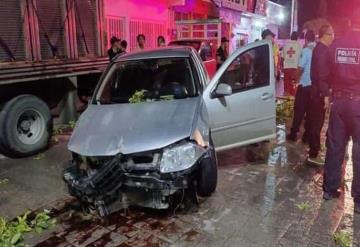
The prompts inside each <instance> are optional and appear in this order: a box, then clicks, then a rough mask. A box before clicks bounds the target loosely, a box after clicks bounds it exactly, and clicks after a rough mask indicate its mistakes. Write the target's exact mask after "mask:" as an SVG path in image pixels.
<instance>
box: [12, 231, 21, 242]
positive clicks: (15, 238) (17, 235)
mask: <svg viewBox="0 0 360 247" xmlns="http://www.w3.org/2000/svg"><path fill="white" fill-rule="evenodd" d="M20 239H21V233H20V232H18V233H16V234H15V235H14V236H13V237H12V238H11V244H16V243H17V242H19V240H20Z"/></svg>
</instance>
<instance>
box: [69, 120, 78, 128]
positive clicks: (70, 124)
mask: <svg viewBox="0 0 360 247" xmlns="http://www.w3.org/2000/svg"><path fill="white" fill-rule="evenodd" d="M75 126H76V121H69V127H70V128H71V129H74V128H75Z"/></svg>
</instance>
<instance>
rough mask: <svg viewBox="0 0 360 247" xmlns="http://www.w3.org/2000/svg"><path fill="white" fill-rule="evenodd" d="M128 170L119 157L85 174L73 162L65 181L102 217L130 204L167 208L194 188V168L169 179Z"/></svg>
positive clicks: (150, 173) (170, 175)
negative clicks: (174, 200)
mask: <svg viewBox="0 0 360 247" xmlns="http://www.w3.org/2000/svg"><path fill="white" fill-rule="evenodd" d="M128 170H129V169H128V168H127V167H126V165H125V164H122V163H121V162H120V157H115V158H113V159H112V160H110V161H107V162H105V163H104V164H103V166H102V167H101V168H99V169H96V170H95V171H92V172H91V174H89V175H84V174H83V173H82V172H81V171H80V169H79V167H78V164H76V161H71V162H70V164H69V166H68V167H67V168H66V169H65V171H64V180H65V182H66V183H67V185H68V189H69V193H70V194H71V195H72V196H74V197H76V198H77V199H78V200H79V201H80V202H81V203H82V204H83V206H85V208H88V209H96V210H97V211H98V213H99V214H100V216H102V217H103V216H106V215H109V214H111V213H112V212H115V211H117V210H120V209H122V208H127V207H128V206H129V205H139V206H143V207H150V208H155V209H167V208H169V206H170V205H171V199H172V198H171V196H173V195H174V194H175V193H176V192H179V191H184V190H185V189H188V188H189V187H191V185H192V183H193V181H194V180H193V178H194V176H195V169H194V168H192V169H189V170H186V171H182V172H180V173H176V174H175V173H173V174H168V175H167V176H166V177H164V176H161V174H160V172H159V171H152V172H149V171H146V172H141V171H139V169H136V165H135V167H132V168H131V172H129V171H128Z"/></svg>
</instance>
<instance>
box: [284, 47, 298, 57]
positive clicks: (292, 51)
mask: <svg viewBox="0 0 360 247" xmlns="http://www.w3.org/2000/svg"><path fill="white" fill-rule="evenodd" d="M286 53H287V54H288V55H289V57H290V58H292V57H293V55H295V54H296V51H295V50H294V48H292V47H290V49H289V50H288V51H287V52H286Z"/></svg>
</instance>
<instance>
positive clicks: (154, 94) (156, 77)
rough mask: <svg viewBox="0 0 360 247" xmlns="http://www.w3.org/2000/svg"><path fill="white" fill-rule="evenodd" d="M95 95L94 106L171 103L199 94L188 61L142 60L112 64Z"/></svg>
mask: <svg viewBox="0 0 360 247" xmlns="http://www.w3.org/2000/svg"><path fill="white" fill-rule="evenodd" d="M113 66H115V68H114V69H111V70H110V72H109V73H110V75H109V76H107V77H105V80H104V81H103V82H102V85H101V86H100V88H99V90H98V92H96V94H95V95H96V101H97V103H103V104H105V103H107V104H110V103H131V102H132V100H133V99H134V97H135V98H136V97H141V99H139V100H143V101H157V100H172V99H179V98H187V97H194V96H197V95H198V92H197V89H196V86H195V84H194V79H193V76H192V71H191V66H190V63H189V59H188V58H161V59H145V60H138V61H127V62H118V63H115V64H114V65H113Z"/></svg>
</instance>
